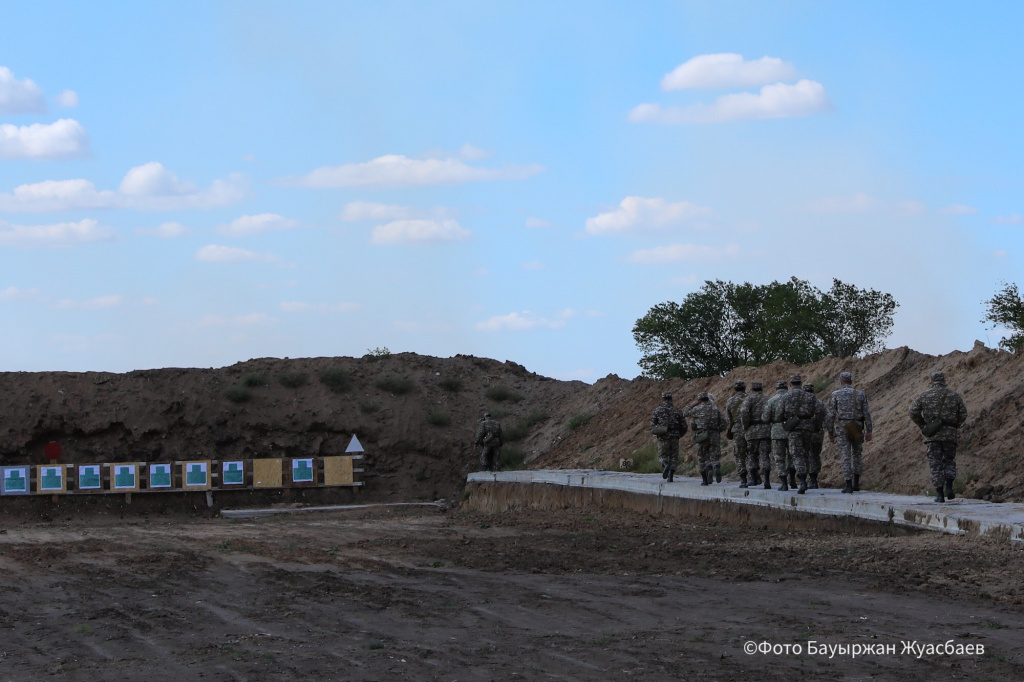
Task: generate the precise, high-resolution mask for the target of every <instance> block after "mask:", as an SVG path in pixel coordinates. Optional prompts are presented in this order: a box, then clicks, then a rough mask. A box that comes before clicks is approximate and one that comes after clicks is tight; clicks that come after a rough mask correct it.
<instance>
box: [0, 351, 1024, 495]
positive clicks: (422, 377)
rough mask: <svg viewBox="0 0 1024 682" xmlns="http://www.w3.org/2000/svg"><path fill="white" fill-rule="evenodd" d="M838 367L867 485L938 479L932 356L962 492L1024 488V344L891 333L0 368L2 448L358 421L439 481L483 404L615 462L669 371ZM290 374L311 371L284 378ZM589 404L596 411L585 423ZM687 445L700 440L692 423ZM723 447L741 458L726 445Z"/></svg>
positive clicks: (721, 397)
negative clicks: (718, 366)
mask: <svg viewBox="0 0 1024 682" xmlns="http://www.w3.org/2000/svg"><path fill="white" fill-rule="evenodd" d="M338 369H340V370H343V371H344V372H345V374H346V376H347V377H348V385H347V386H346V387H344V390H342V391H340V392H332V391H331V390H330V389H329V388H328V387H327V386H326V385H325V384H324V383H322V382H321V380H320V376H321V375H322V374H323V373H324V372H326V371H328V370H338ZM844 369H848V370H851V371H852V372H853V373H854V377H855V380H856V384H857V386H858V387H860V388H863V389H865V390H866V391H867V393H868V396H869V399H870V403H871V410H872V414H873V416H874V420H875V439H874V441H873V442H872V443H868V444H867V445H866V447H865V457H864V466H865V473H864V483H865V484H866V486H867V487H869V488H875V489H882V490H888V491H892V492H901V493H912V494H917V493H921V492H922V491H924V490H925V489H926V488H927V487H928V486H929V482H928V470H927V463H926V461H925V458H924V446H923V445H922V443H921V436H920V434H919V432H918V430H917V429H916V427H914V425H913V424H912V423H911V422H910V420H909V418H908V416H907V411H908V408H909V406H910V403H911V401H912V400H913V398H914V397H915V396H916V395H917V394H918V393H920V392H921V391H923V390H924V389H925V388H926V387H927V385H928V380H927V375H928V373H929V372H931V371H932V370H935V369H941V370H943V371H944V372H945V373H946V377H947V380H948V383H949V385H950V387H951V388H954V389H956V390H957V391H959V392H960V393H961V394H962V395H963V397H964V400H965V401H966V402H967V407H968V410H969V412H970V416H969V418H968V421H967V424H966V426H965V428H964V429H963V430H962V442H961V446H960V455H959V462H960V470H961V472H962V474H963V476H964V478H965V480H966V479H970V481H969V482H968V487H967V492H968V494H972V493H974V492H975V491H979V489H980V492H981V493H987V494H988V495H989V497H990V498H991V499H997V500H998V499H1007V500H1011V499H1012V500H1022V499H1024V446H1022V444H1021V436H1024V432H1022V422H1024V414H1022V409H1024V407H1022V403H1024V358H1022V357H1021V356H1020V355H1013V354H1010V353H1005V352H1002V351H996V350H990V349H987V348H985V347H984V346H982V345H981V344H978V345H976V347H975V348H974V349H973V350H972V351H970V352H968V353H961V352H954V353H950V354H949V355H944V356H940V357H935V356H929V355H924V354H921V353H917V352H915V351H912V350H909V349H907V348H898V349H895V350H888V351H885V352H882V353H878V354H875V355H871V356H868V357H866V358H861V359H849V360H838V359H835V358H826V359H825V360H822V361H820V362H817V363H814V364H812V365H809V366H806V367H794V366H791V365H786V364H782V363H776V364H773V365H769V366H766V367H759V368H750V367H742V368H739V369H736V370H734V371H733V372H731V373H730V374H729V375H728V376H727V377H724V378H718V377H716V378H711V379H698V380H691V381H682V380H674V381H664V382H661V381H654V380H650V379H644V378H637V379H633V380H626V379H620V378H619V377H617V376H615V375H609V376H608V377H606V378H604V379H601V380H599V381H598V382H596V383H595V384H593V385H592V386H591V385H587V384H584V383H582V382H578V381H569V382H566V381H555V380H552V379H549V378H547V377H542V376H539V375H537V374H535V373H532V372H529V371H528V370H527V369H526V368H524V367H522V366H521V365H518V364H516V363H514V362H504V363H502V362H498V361H496V360H489V359H484V358H476V357H472V356H462V355H457V356H455V357H452V358H434V357H426V356H420V355H416V354H413V353H401V354H394V355H391V356H388V357H384V358H375V357H371V356H368V357H364V358H304V359H293V360H289V359H273V358H263V359H257V360H249V361H247V362H242V363H238V364H236V365H232V366H230V367H225V368H220V369H161V370H145V371H136V372H128V373H126V374H111V373H100V372H85V373H74V372H39V373H29V372H8V373H0V458H2V462H3V463H4V464H14V463H23V462H32V463H39V462H43V461H45V460H44V458H43V453H42V451H43V447H44V445H45V444H46V443H47V442H49V441H51V440H56V441H58V442H60V443H61V444H62V445H63V447H64V450H65V453H66V454H65V456H64V458H63V461H67V462H103V461H106V462H111V461H125V460H139V461H155V460H164V461H166V460H171V459H181V458H184V457H196V456H203V457H212V458H223V457H228V456H240V457H262V456H277V457H287V456H298V455H311V454H312V455H330V454H338V453H341V452H343V451H344V449H345V447H346V446H347V445H348V442H349V440H350V438H351V436H352V435H353V434H355V435H357V436H358V437H359V440H360V441H361V442H362V444H363V446H364V448H365V449H366V452H367V459H366V469H367V473H368V477H367V479H366V480H367V486H366V490H365V492H366V493H368V495H369V496H372V497H378V498H379V497H385V498H392V499H398V498H401V499H434V498H438V497H451V496H453V495H454V494H456V493H457V491H458V489H459V488H460V487H461V485H462V483H463V481H465V475H466V473H467V472H469V471H473V470H475V469H476V468H477V457H478V453H477V450H476V448H475V447H474V446H473V445H472V438H473V431H474V429H475V426H476V423H477V420H478V419H479V417H480V415H481V413H482V412H483V411H484V410H488V409H489V410H490V411H491V412H493V413H494V414H495V416H497V417H498V418H499V419H501V421H502V422H503V425H504V427H505V429H506V431H507V432H510V433H514V432H515V431H519V433H518V434H516V439H515V440H514V441H513V442H511V443H510V444H509V445H508V446H506V450H507V453H506V454H509V452H508V451H511V452H512V454H515V453H516V452H518V454H519V455H521V456H524V457H525V461H526V463H527V465H528V466H530V467H534V468H541V467H594V468H614V467H616V466H617V465H618V461H619V459H620V458H622V457H629V456H630V454H631V453H632V452H633V451H635V450H637V449H639V448H642V447H644V446H646V445H649V444H650V443H651V439H652V437H651V436H650V434H649V431H648V420H649V417H650V413H651V411H652V410H653V408H654V407H655V406H656V405H657V404H658V402H659V400H660V398H659V394H660V392H661V391H662V390H665V389H666V388H669V389H671V390H673V391H675V393H676V395H677V403H679V404H681V405H685V404H686V403H687V402H689V401H690V400H692V398H693V396H695V395H696V394H697V393H698V392H699V391H702V390H708V391H711V392H712V393H713V394H714V395H716V396H717V399H718V401H719V402H720V403H723V404H724V401H725V400H726V399H727V398H728V395H729V393H730V392H731V390H732V388H731V386H732V382H733V380H735V379H738V378H742V379H745V380H747V382H748V384H749V382H750V381H755V380H756V381H762V382H764V384H765V386H766V388H767V389H768V390H769V391H770V390H771V388H772V387H773V386H774V382H775V381H776V380H777V379H781V378H788V377H789V375H790V374H792V373H794V372H800V373H801V374H803V375H804V377H806V378H808V379H810V380H813V381H815V383H816V384H817V385H819V386H821V387H823V390H822V391H821V392H820V393H819V397H822V398H823V399H824V398H826V397H827V395H828V393H829V392H830V391H831V390H833V389H834V388H836V387H837V379H836V377H837V376H838V374H839V372H840V371H842V370H844ZM297 376H304V377H305V379H306V383H305V384H304V385H300V386H296V387H288V386H287V385H285V384H286V383H289V382H288V379H289V378H292V379H294V378H295V377H297ZM246 380H248V381H249V382H250V383H259V382H260V381H262V382H265V383H263V384H262V385H255V386H252V387H249V388H248V389H247V391H248V394H249V398H248V400H246V401H242V402H236V401H234V400H232V399H231V398H229V393H231V392H232V391H239V390H240V388H241V387H242V386H243V384H244V383H245V382H246ZM282 381H284V382H285V383H282ZM291 383H295V382H291ZM456 389H457V390H456ZM235 397H236V398H238V397H239V396H238V395H237V394H236V395H235ZM582 415H592V417H591V419H590V420H589V421H587V422H586V423H584V424H583V425H582V426H580V425H578V424H579V422H582V421H584V420H583V419H582V418H581V416H582ZM446 420H447V423H446ZM572 426H576V428H572ZM517 427H518V428H517ZM727 447H728V448H731V445H729V446H727ZM683 453H684V457H685V458H687V459H690V460H692V459H693V458H694V455H695V452H694V447H693V445H692V443H691V442H690V439H689V438H684V441H683ZM823 459H824V469H823V472H822V473H823V476H822V480H823V482H824V483H825V484H826V485H838V484H839V469H838V453H837V451H836V449H835V447H834V446H831V445H829V444H828V443H827V442H826V445H825V451H824V453H823ZM724 460H725V461H731V451H730V452H729V454H728V455H727V456H726V457H725V458H724ZM985 486H991V489H989V488H987V487H985Z"/></svg>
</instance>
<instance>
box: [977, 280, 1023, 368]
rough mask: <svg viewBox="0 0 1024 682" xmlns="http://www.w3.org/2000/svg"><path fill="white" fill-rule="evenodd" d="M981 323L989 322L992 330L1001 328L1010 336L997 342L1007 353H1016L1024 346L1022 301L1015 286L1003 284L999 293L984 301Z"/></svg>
mask: <svg viewBox="0 0 1024 682" xmlns="http://www.w3.org/2000/svg"><path fill="white" fill-rule="evenodd" d="M981 321H982V322H990V323H991V324H992V328H993V329H995V328H998V327H1003V328H1005V329H1006V330H1007V331H1008V332H1010V335H1009V336H1007V337H1006V338H1004V339H1003V340H1002V341H1000V342H999V347H1000V348H1002V349H1004V350H1008V351H1017V350H1018V349H1019V348H1020V347H1021V346H1022V345H1024V300H1022V299H1021V297H1020V290H1019V289H1017V285H1016V284H1007V283H1006V282H1003V288H1002V290H1001V291H998V292H996V294H995V295H994V296H993V297H992V298H990V299H989V300H987V301H985V317H984V318H983V319H982V320H981Z"/></svg>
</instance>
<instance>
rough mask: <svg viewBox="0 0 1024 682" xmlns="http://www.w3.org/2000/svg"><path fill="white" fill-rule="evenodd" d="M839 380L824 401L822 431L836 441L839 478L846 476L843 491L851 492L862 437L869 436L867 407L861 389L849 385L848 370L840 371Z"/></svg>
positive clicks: (856, 476) (857, 471)
mask: <svg viewBox="0 0 1024 682" xmlns="http://www.w3.org/2000/svg"><path fill="white" fill-rule="evenodd" d="M839 384H840V386H839V388H837V389H836V390H834V391H832V395H831V396H829V399H828V403H826V405H825V409H826V413H825V432H826V433H828V440H829V442H831V443H836V442H838V444H839V454H840V457H841V459H842V463H843V478H844V479H846V487H845V488H843V492H844V493H852V492H855V491H858V490H860V473H861V456H862V454H863V450H864V441H870V440H871V429H872V424H871V410H869V409H868V397H867V395H866V394H865V393H864V391H861V390H860V389H855V388H854V387H853V375H852V374H850V373H849V372H840V373H839ZM837 427H838V428H837Z"/></svg>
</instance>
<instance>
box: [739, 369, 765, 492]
mask: <svg viewBox="0 0 1024 682" xmlns="http://www.w3.org/2000/svg"><path fill="white" fill-rule="evenodd" d="M750 390H751V391H752V393H751V394H750V395H749V396H747V397H746V398H745V399H744V400H743V404H742V405H741V406H740V423H741V424H742V425H743V436H744V438H745V439H746V441H747V458H748V461H749V465H748V468H749V470H750V473H751V482H750V485H761V479H760V477H759V476H758V468H760V470H761V474H763V475H764V487H765V488H768V489H771V487H772V484H771V479H770V478H769V476H771V473H772V441H771V426H770V425H769V424H766V423H765V422H764V420H763V419H762V418H761V415H762V414H763V413H764V406H765V403H767V402H768V398H767V396H765V394H764V393H763V392H762V389H761V382H760V381H754V382H752V383H751V384H750Z"/></svg>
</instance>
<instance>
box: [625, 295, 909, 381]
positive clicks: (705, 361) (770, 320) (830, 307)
mask: <svg viewBox="0 0 1024 682" xmlns="http://www.w3.org/2000/svg"><path fill="white" fill-rule="evenodd" d="M898 306H899V304H898V303H896V301H895V300H894V299H893V297H892V296H891V295H890V294H886V293H882V292H879V291H875V290H873V289H859V288H857V287H856V286H853V285H851V284H846V283H844V282H840V281H839V280H837V279H834V280H832V288H831V289H829V290H828V291H825V292H823V291H821V290H819V289H818V288H817V287H814V286H812V285H811V284H810V283H809V282H807V281H804V280H801V279H797V278H796V277H793V278H791V279H790V280H789V281H787V282H772V283H771V284H760V285H755V284H750V283H749V282H744V283H743V284H736V283H733V282H723V281H721V280H715V281H713V282H712V281H710V280H708V281H706V282H704V286H703V287H701V288H700V289H699V290H698V291H695V292H693V293H691V294H688V295H687V296H686V298H684V299H683V301H682V303H675V302H673V301H668V302H666V303H659V304H658V305H656V306H654V307H653V308H651V309H650V310H649V311H648V312H647V314H646V315H644V316H643V317H641V318H640V319H639V320H637V321H636V324H635V325H634V327H633V339H634V340H635V341H636V344H637V347H638V348H639V349H640V352H641V353H642V355H643V357H641V359H640V363H639V364H640V367H641V369H642V370H643V373H644V375H645V376H650V377H655V378H662V379H664V378H669V377H683V378H692V377H701V376H715V375H723V374H725V373H726V372H728V371H729V370H731V369H733V368H735V367H739V366H740V365H765V364H768V363H770V362H774V361H775V360H786V361H788V362H792V363H794V364H800V365H802V364H806V363H808V362H814V361H815V360H820V359H821V358H823V357H826V356H828V355H834V356H836V357H848V356H851V355H857V354H860V353H871V352H874V351H877V350H881V349H882V348H884V339H885V338H886V337H887V336H889V334H890V333H891V331H892V324H893V314H894V313H895V311H896V308H897V307H898Z"/></svg>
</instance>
